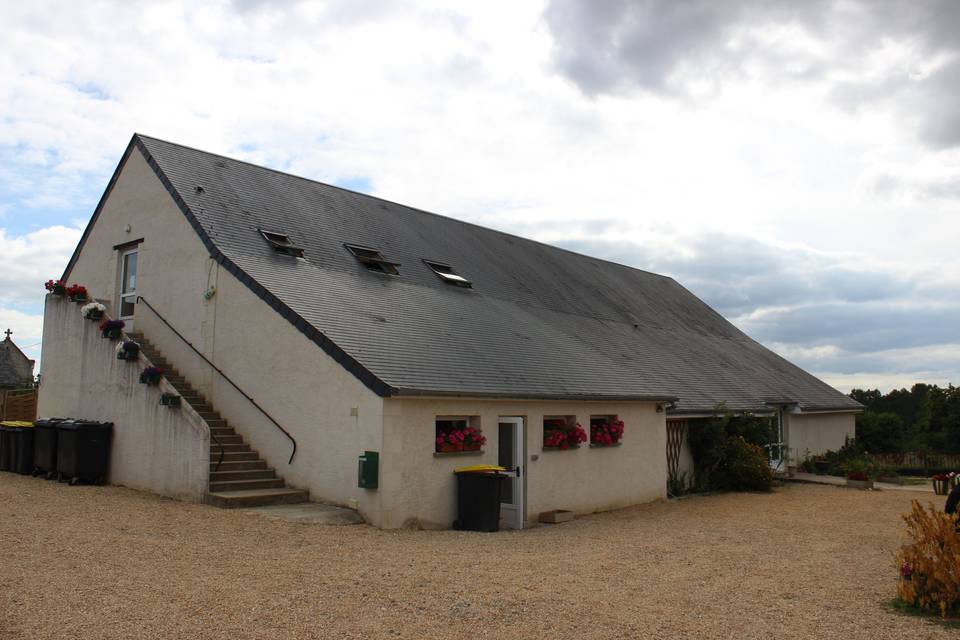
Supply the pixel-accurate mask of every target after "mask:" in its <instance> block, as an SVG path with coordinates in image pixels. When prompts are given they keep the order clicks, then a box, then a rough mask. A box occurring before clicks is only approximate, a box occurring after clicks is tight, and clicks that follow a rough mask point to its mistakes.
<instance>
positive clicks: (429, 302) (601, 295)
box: [128, 136, 860, 412]
mask: <svg viewBox="0 0 960 640" xmlns="http://www.w3.org/2000/svg"><path fill="white" fill-rule="evenodd" d="M134 146H135V147H137V148H138V149H139V150H140V152H142V153H144V155H145V156H146V157H147V160H148V162H150V163H151V165H152V166H153V167H154V170H155V171H156V172H157V174H158V176H159V177H160V178H161V180H163V181H164V182H165V183H166V184H167V188H168V190H169V191H170V192H171V194H172V195H173V196H174V198H175V199H176V200H177V201H178V203H179V204H180V207H181V209H182V210H183V211H184V213H185V215H186V216H187V218H188V219H189V220H190V221H191V223H192V224H193V225H194V228H195V229H196V230H197V232H198V233H199V234H200V236H201V238H203V239H204V242H206V243H207V247H208V249H209V250H210V251H211V254H212V255H214V257H215V258H217V259H218V260H220V261H221V262H222V263H223V264H225V265H226V266H227V268H229V269H230V270H231V271H232V272H234V273H235V274H236V275H238V277H240V278H241V280H243V281H244V282H246V283H247V285H248V286H250V288H251V289H252V290H254V291H255V292H257V293H258V294H259V295H260V296H261V297H262V298H263V299H264V300H266V301H267V302H268V303H270V304H272V305H273V306H274V308H276V309H277V310H278V312H280V313H282V314H283V315H284V316H285V317H287V318H288V319H289V320H290V321H291V322H293V323H294V324H295V325H296V326H297V327H298V328H300V329H301V331H303V332H304V333H305V334H306V335H308V336H309V337H311V338H312V339H314V340H315V341H316V342H317V343H318V344H320V345H321V346H323V347H324V348H325V349H326V350H327V351H328V353H331V355H333V356H334V357H336V358H338V360H341V361H342V363H343V364H344V366H346V367H347V368H348V369H350V370H351V371H352V372H353V373H354V374H355V375H357V376H358V377H359V378H360V379H361V380H364V382H365V383H367V384H368V385H369V386H370V387H371V388H373V389H374V390H376V391H377V392H378V393H381V394H382V395H464V396H495V397H514V398H531V397H546V398H581V399H587V398H625V399H627V398H628V399H649V398H655V399H662V398H670V397H676V398H677V409H676V410H677V411H678V412H689V411H709V410H711V409H713V407H714V406H715V405H716V404H717V403H718V402H720V401H724V402H726V403H727V404H728V406H730V407H731V408H733V409H754V410H756V409H763V408H765V406H766V405H765V403H766V402H767V401H770V400H778V401H780V400H789V401H792V402H796V403H798V404H799V406H800V407H801V408H802V409H805V410H814V409H857V408H859V406H860V405H859V404H858V403H856V402H855V401H853V400H851V399H850V398H848V397H846V396H845V395H843V394H841V393H840V392H838V391H837V390H835V389H833V388H831V387H830V386H828V385H827V384H825V383H824V382H822V381H820V380H818V379H817V378H815V377H813V376H811V375H810V374H808V373H806V372H804V371H803V370H801V369H800V368H798V367H796V366H794V365H793V364H791V363H789V362H787V361H786V360H784V359H783V358H781V357H779V356H778V355H776V354H775V353H773V352H772V351H770V350H768V349H766V348H765V347H763V346H762V345H760V344H759V343H757V342H755V341H754V340H752V339H750V338H749V337H748V336H746V335H745V334H744V333H742V332H741V331H739V330H738V329H737V328H736V327H734V326H733V325H732V324H730V323H729V322H727V321H726V320H725V319H724V318H723V317H722V316H720V314H718V313H717V312H715V311H714V310H713V309H711V308H710V307H708V306H707V305H706V304H704V303H703V302H702V301H701V300H699V299H698V298H697V297H696V296H694V295H693V294H691V293H690V292H689V291H687V290H686V289H684V288H683V287H682V286H681V285H680V284H678V283H677V282H676V281H674V280H673V279H672V278H669V277H665V276H661V275H656V274H653V273H647V272H644V271H639V270H637V269H633V268H630V267H626V266H623V265H619V264H614V263H611V262H607V261H604V260H599V259H596V258H592V257H589V256H584V255H579V254H576V253H572V252H570V251H566V250H563V249H559V248H556V247H552V246H549V245H545V244H541V243H538V242H534V241H531V240H527V239H524V238H520V237H516V236H512V235H509V234H505V233H501V232H498V231H493V230H491V229H486V228H483V227H479V226H475V225H472V224H468V223H464V222H460V221H458V220H454V219H451V218H447V217H443V216H439V215H436V214H432V213H428V212H425V211H421V210H418V209H413V208H410V207H406V206H403V205H399V204H395V203H392V202H387V201H384V200H381V199H378V198H374V197H371V196H367V195H363V194H359V193H355V192H351V191H348V190H345V189H341V188H338V187H334V186H330V185H326V184H322V183H318V182H315V181H312V180H307V179H304V178H299V177H296V176H292V175H289V174H284V173H281V172H278V171H273V170H270V169H266V168H262V167H257V166H254V165H251V164H248V163H245V162H241V161H237V160H233V159H229V158H224V157H222V156H217V155H214V154H210V153H205V152H201V151H197V150H194V149H190V148H187V147H183V146H180V145H175V144H171V143H168V142H164V141H161V140H157V139H153V138H148V137H145V136H134V139H133V141H132V142H131V148H132V147H134ZM129 152H130V150H129V149H128V153H129ZM197 186H201V187H202V192H201V191H199V190H198V189H197V188H196V187H197ZM258 228H266V229H270V230H276V231H281V232H283V233H286V234H288V235H289V237H290V238H291V240H292V241H293V242H294V243H296V244H297V245H299V246H301V247H303V248H304V249H305V253H304V258H303V259H297V258H292V257H290V256H285V255H281V254H278V253H277V252H275V251H274V250H272V249H271V247H270V246H268V244H267V243H266V242H265V241H264V239H263V238H262V237H261V236H260V234H259V233H258V231H257V229H258ZM344 243H351V244H361V245H367V246H370V247H376V248H378V249H380V250H381V251H382V252H383V254H384V255H385V256H386V257H387V258H388V259H391V260H394V261H396V262H400V263H401V265H402V266H401V267H400V274H399V276H389V275H385V274H378V273H373V272H370V271H368V270H367V269H365V268H364V267H363V266H362V265H360V264H359V263H358V262H357V260H356V259H355V258H354V257H353V256H352V255H351V254H350V253H348V251H347V250H346V249H345V247H344ZM423 259H430V260H437V261H441V262H446V263H449V264H450V265H452V266H453V267H454V268H455V269H457V271H458V273H460V274H462V275H463V276H465V277H466V278H468V279H470V280H472V281H473V283H474V287H473V288H472V289H464V288H459V287H455V286H451V285H449V284H445V283H444V282H442V281H441V280H440V279H439V278H438V277H437V276H436V275H435V274H434V273H433V272H432V271H431V270H430V269H429V268H428V267H427V265H426V264H424V263H423Z"/></svg>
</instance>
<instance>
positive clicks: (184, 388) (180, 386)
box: [167, 380, 197, 396]
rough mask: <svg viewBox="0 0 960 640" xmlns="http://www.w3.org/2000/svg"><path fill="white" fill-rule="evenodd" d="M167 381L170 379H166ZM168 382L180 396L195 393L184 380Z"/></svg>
mask: <svg viewBox="0 0 960 640" xmlns="http://www.w3.org/2000/svg"><path fill="white" fill-rule="evenodd" d="M167 382H170V381H169V380H167ZM170 384H171V385H173V388H174V389H176V390H177V393H179V394H180V395H182V396H192V395H196V393H197V392H196V391H195V390H194V388H193V387H191V386H190V385H189V384H187V383H186V382H170Z"/></svg>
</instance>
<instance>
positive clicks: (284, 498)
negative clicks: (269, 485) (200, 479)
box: [203, 489, 310, 509]
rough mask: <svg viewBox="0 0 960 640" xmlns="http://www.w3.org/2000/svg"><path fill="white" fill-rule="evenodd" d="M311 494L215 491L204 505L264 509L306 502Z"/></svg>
mask: <svg viewBox="0 0 960 640" xmlns="http://www.w3.org/2000/svg"><path fill="white" fill-rule="evenodd" d="M309 499H310V494H309V493H307V492H306V491H301V490H299V489H244V490H241V491H215V492H211V493H208V494H207V495H205V496H204V497H203V501H204V503H206V504H208V505H211V506H214V507H220V508H222V509H237V508H241V507H263V506H266V505H269V504H294V503H297V502H306V501H307V500H309Z"/></svg>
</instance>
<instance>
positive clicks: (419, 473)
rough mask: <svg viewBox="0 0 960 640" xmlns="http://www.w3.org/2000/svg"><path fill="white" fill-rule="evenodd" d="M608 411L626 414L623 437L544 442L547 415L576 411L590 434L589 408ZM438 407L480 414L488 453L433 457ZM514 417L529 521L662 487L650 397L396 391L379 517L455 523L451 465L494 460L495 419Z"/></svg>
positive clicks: (387, 523)
mask: <svg viewBox="0 0 960 640" xmlns="http://www.w3.org/2000/svg"><path fill="white" fill-rule="evenodd" d="M611 414H615V415H618V416H620V419H621V420H623V421H624V423H625V432H624V437H623V441H622V445H621V446H619V447H610V448H592V447H590V446H589V445H587V444H584V445H582V446H581V447H580V448H579V449H570V450H567V451H551V450H547V451H544V450H543V446H542V445H543V416H545V415H549V416H555V415H575V416H576V417H577V421H578V422H579V423H580V424H581V425H582V426H583V427H584V430H585V431H587V433H588V434H589V425H590V416H591V415H611ZM437 416H480V424H481V428H482V429H483V433H484V435H485V436H486V438H487V443H486V445H485V447H484V451H483V454H482V455H480V456H476V455H463V456H452V457H439V458H438V457H435V456H434V455H433V453H434V434H435V425H434V420H435V419H436V417H437ZM510 416H521V417H524V418H525V421H526V452H525V460H526V475H525V478H526V498H527V502H526V514H525V520H526V521H527V522H531V521H535V520H536V519H537V516H538V515H539V513H540V512H542V511H548V510H551V509H569V510H572V511H575V512H577V513H592V512H595V511H604V510H608V509H616V508H620V507H625V506H629V505H633V504H638V503H642V502H648V501H651V500H656V499H658V498H663V497H664V496H665V483H666V476H667V471H666V455H665V453H664V452H665V447H666V431H665V421H664V414H663V413H657V412H656V405H655V404H653V403H592V402H591V403H587V402H579V403H578V402H570V403H565V402H546V401H509V400H473V399H432V400H431V399H400V398H390V399H387V400H386V401H385V402H384V454H385V455H382V456H381V493H382V494H383V495H382V497H381V499H382V509H383V526H384V527H385V528H394V527H401V526H405V525H408V524H411V523H413V522H417V523H418V524H419V525H421V526H424V527H429V528H434V527H441V528H446V527H449V526H450V525H451V523H452V522H453V520H454V519H455V517H456V481H455V478H454V475H453V470H454V469H455V468H457V467H461V466H468V465H473V464H496V463H497V435H498V428H497V425H498V422H499V418H500V417H510ZM533 457H536V458H537V459H536V460H534V459H533Z"/></svg>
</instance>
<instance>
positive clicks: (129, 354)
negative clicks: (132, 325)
mask: <svg viewBox="0 0 960 640" xmlns="http://www.w3.org/2000/svg"><path fill="white" fill-rule="evenodd" d="M139 357H140V344H139V343H137V342H134V341H133V340H125V341H123V342H121V343H120V344H119V345H118V346H117V360H136V359H138V358H139Z"/></svg>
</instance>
